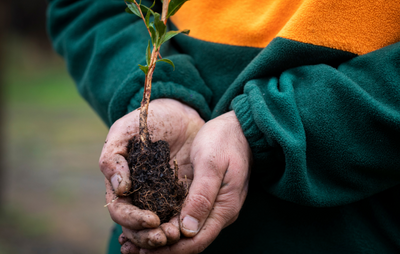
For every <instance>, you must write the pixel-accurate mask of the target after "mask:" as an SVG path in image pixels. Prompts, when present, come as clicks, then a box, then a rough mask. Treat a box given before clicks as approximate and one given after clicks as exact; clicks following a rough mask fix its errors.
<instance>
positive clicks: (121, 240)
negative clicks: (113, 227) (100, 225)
mask: <svg viewBox="0 0 400 254" xmlns="http://www.w3.org/2000/svg"><path fill="white" fill-rule="evenodd" d="M126 241H129V240H128V238H126V236H125V235H124V233H122V234H120V235H119V237H118V242H119V244H121V245H123V244H124V243H125V242H126Z"/></svg>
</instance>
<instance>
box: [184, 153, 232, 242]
mask: <svg viewBox="0 0 400 254" xmlns="http://www.w3.org/2000/svg"><path fill="white" fill-rule="evenodd" d="M195 149H196V148H195ZM197 151H198V152H197V153H194V156H192V164H193V168H194V177H193V181H192V184H191V186H190V190H189V194H188V196H187V198H186V200H185V203H184V205H183V208H182V211H181V218H180V219H181V221H180V224H181V232H182V233H183V234H184V235H185V236H187V237H193V236H195V235H196V234H197V233H198V232H199V230H200V229H201V227H202V226H203V224H204V221H205V220H206V219H207V217H208V215H209V214H210V212H211V209H212V208H213V206H214V202H215V199H216V197H217V194H218V192H219V189H220V187H221V182H222V178H223V174H224V172H225V170H226V168H227V165H224V164H221V163H218V161H217V160H216V159H215V155H213V154H210V153H207V152H204V151H205V150H204V149H197ZM208 151H209V150H208ZM219 161H223V160H219Z"/></svg>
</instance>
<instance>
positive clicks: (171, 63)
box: [156, 58, 175, 70]
mask: <svg viewBox="0 0 400 254" xmlns="http://www.w3.org/2000/svg"><path fill="white" fill-rule="evenodd" d="M158 62H166V63H168V64H170V65H171V66H172V67H173V68H174V70H175V65H174V63H173V62H172V61H171V60H169V59H167V58H163V59H159V60H157V61H156V63H158Z"/></svg>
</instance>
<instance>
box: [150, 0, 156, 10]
mask: <svg viewBox="0 0 400 254" xmlns="http://www.w3.org/2000/svg"><path fill="white" fill-rule="evenodd" d="M155 4H156V0H154V2H153V4H152V5H151V6H150V7H149V8H150V9H151V8H153V7H154V5H155Z"/></svg>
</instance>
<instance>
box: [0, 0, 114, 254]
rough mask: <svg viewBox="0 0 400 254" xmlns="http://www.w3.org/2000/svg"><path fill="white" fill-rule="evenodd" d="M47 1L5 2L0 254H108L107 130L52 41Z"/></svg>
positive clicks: (0, 21)
mask: <svg viewBox="0 0 400 254" xmlns="http://www.w3.org/2000/svg"><path fill="white" fill-rule="evenodd" d="M45 22H46V2H45V0H35V1H22V0H14V1H11V0H1V1H0V120H1V122H0V123H1V124H0V149H1V150H0V254H3V253H5V254H8V253H19V254H25V253H26V254H29V253H41V254H46V253H56V254H58V253H61V254H63V253H105V250H106V245H107V243H108V236H109V232H110V230H111V225H112V222H111V220H110V218H109V216H108V211H107V209H106V208H104V207H103V206H104V204H105V200H104V193H105V190H104V182H103V181H104V180H103V179H104V178H103V176H102V174H101V172H100V171H99V169H98V166H97V164H98V157H99V155H100V151H101V148H102V145H103V142H104V140H105V137H106V134H107V128H106V126H105V125H104V124H103V122H101V121H100V119H99V118H98V117H97V116H96V114H95V113H94V112H93V111H92V110H91V108H90V107H89V106H88V105H87V104H86V102H85V101H84V100H83V99H82V98H81V97H80V96H79V95H78V93H77V91H76V90H75V86H74V83H73V81H72V80H71V78H70V77H69V76H68V74H67V71H66V68H65V65H64V63H63V61H62V59H61V58H60V57H59V56H57V55H56V54H55V53H54V52H53V50H52V48H51V45H50V43H49V41H48V38H47V34H46V29H45Z"/></svg>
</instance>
